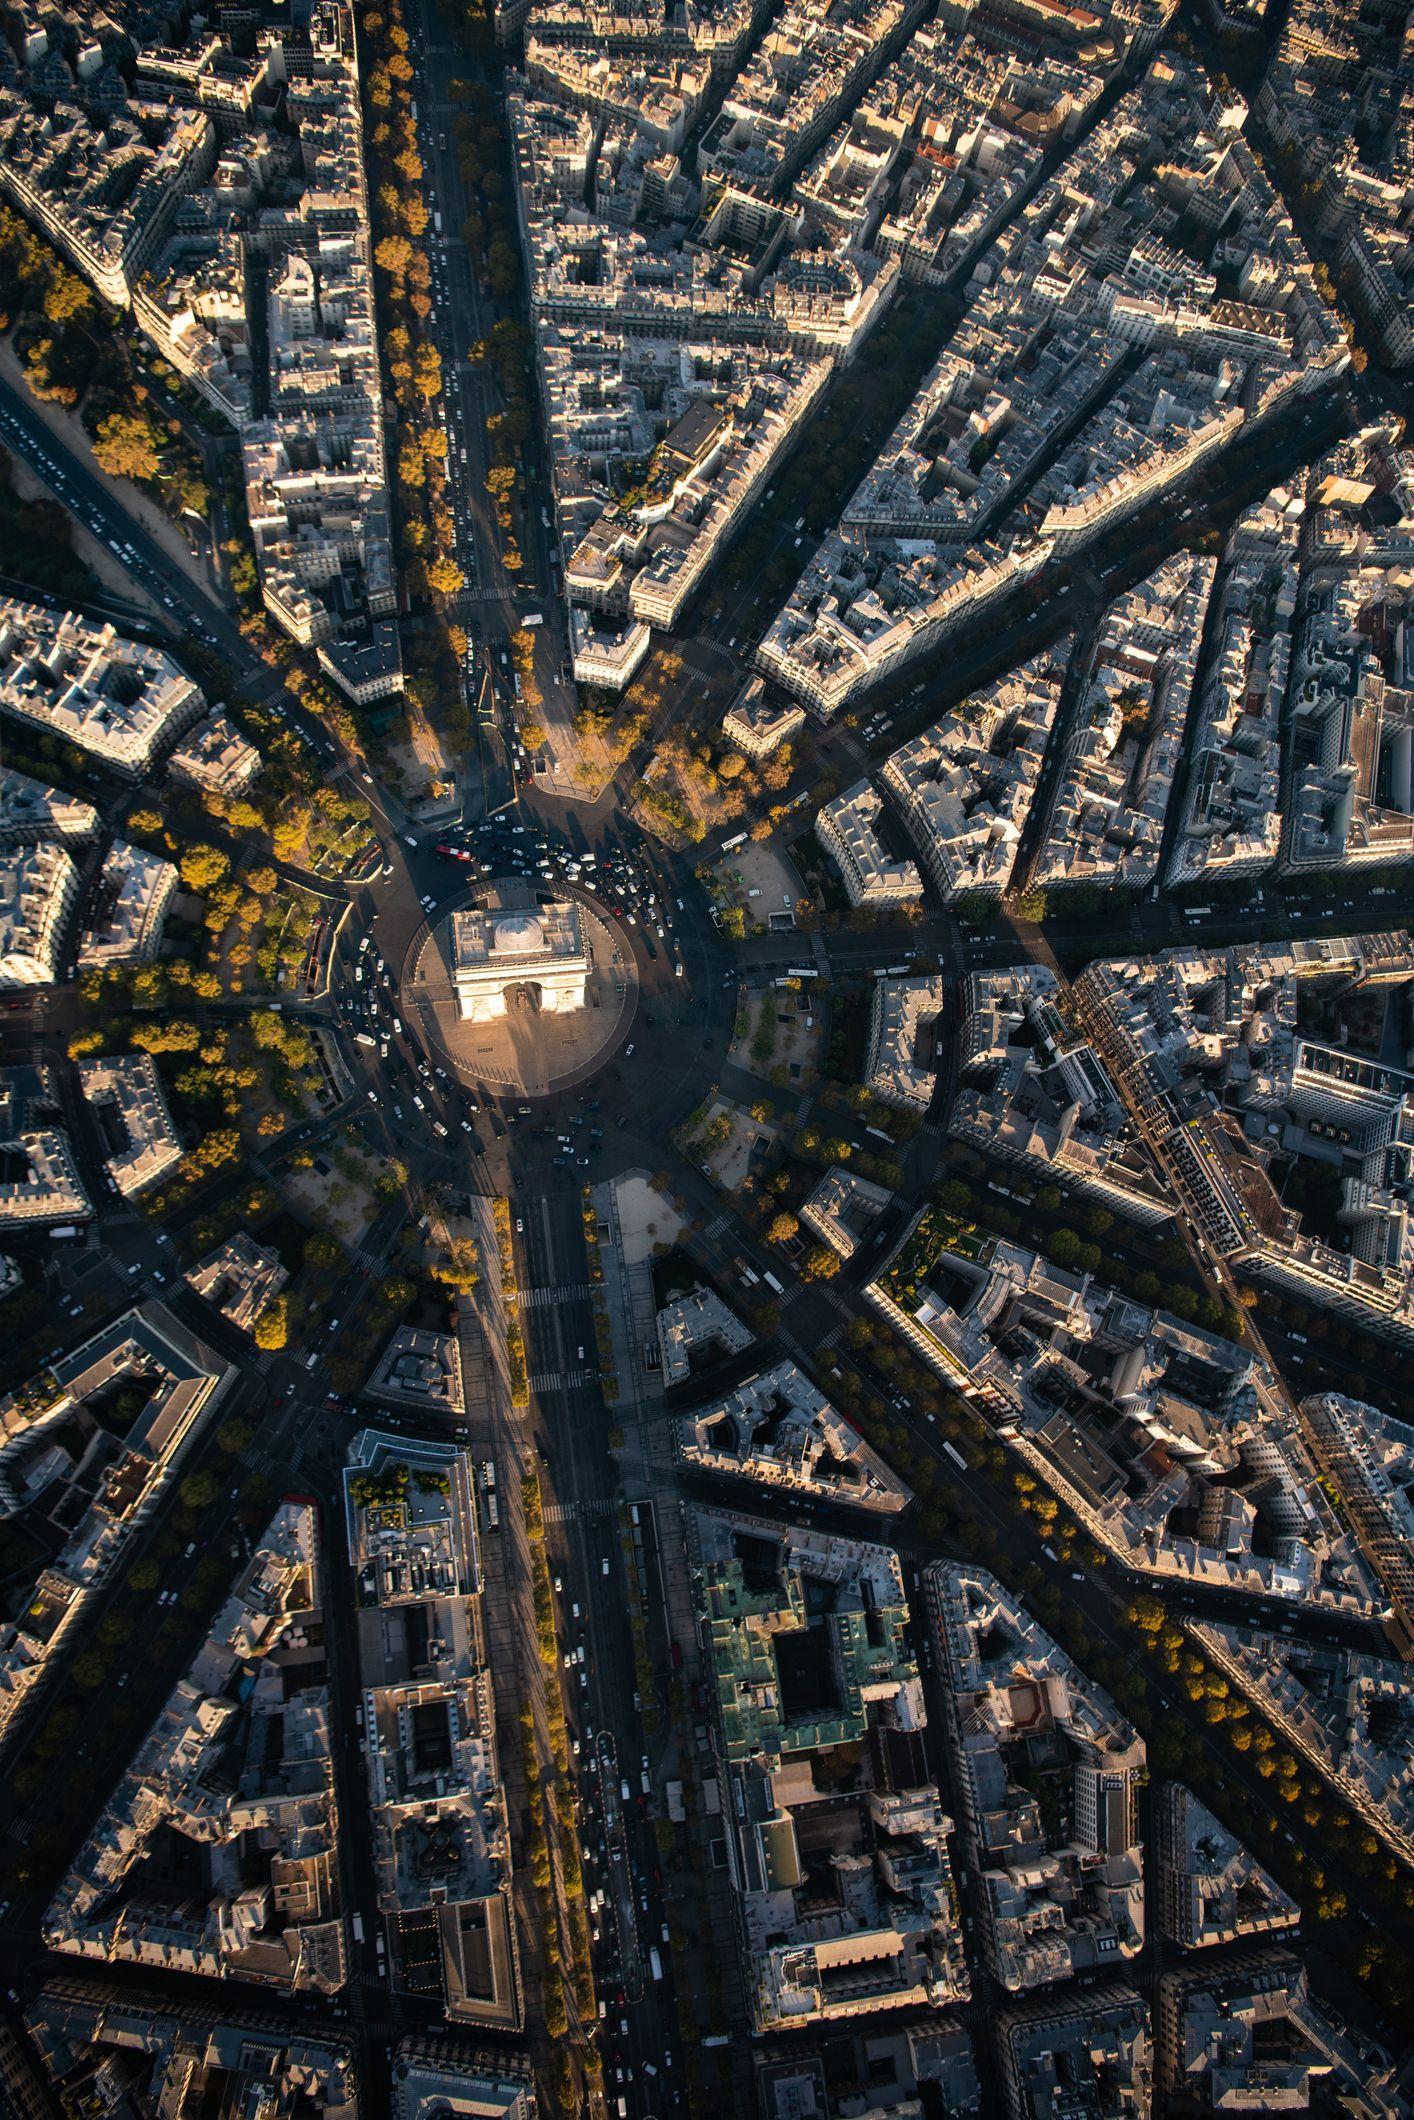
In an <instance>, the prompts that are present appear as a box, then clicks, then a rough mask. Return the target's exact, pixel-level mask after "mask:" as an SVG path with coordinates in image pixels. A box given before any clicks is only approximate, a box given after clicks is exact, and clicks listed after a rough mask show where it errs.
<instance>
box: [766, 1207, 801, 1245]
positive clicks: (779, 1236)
mask: <svg viewBox="0 0 1414 2120" xmlns="http://www.w3.org/2000/svg"><path fill="white" fill-rule="evenodd" d="M799 1228H800V1224H799V1223H798V1222H797V1221H796V1219H795V1216H794V1215H792V1214H788V1213H787V1212H786V1211H785V1210H784V1209H782V1211H781V1213H780V1214H778V1215H772V1217H771V1222H770V1227H769V1228H768V1229H767V1231H766V1236H767V1239H768V1241H769V1242H770V1243H772V1244H789V1242H790V1240H791V1238H792V1237H793V1236H794V1235H795V1233H796V1231H797V1230H798V1229H799Z"/></svg>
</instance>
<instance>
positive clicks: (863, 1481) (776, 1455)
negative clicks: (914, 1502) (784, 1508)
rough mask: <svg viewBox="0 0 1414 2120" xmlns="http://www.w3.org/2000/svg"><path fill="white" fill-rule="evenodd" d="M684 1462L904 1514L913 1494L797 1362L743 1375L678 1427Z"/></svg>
mask: <svg viewBox="0 0 1414 2120" xmlns="http://www.w3.org/2000/svg"><path fill="white" fill-rule="evenodd" d="M678 1447H679V1449H680V1451H681V1453H682V1456H683V1459H684V1461H685V1462H686V1463H687V1464H689V1465H691V1466H694V1467H701V1468H702V1469H703V1470H705V1471H709V1472H723V1473H731V1474H734V1475H736V1476H738V1477H740V1478H742V1479H750V1480H757V1481H760V1483H761V1484H762V1485H763V1486H767V1487H777V1488H783V1489H788V1490H791V1491H795V1492H800V1493H806V1494H811V1495H817V1496H821V1497H824V1498H826V1499H828V1500H830V1501H834V1502H846V1503H849V1504H850V1505H852V1506H853V1507H855V1508H858V1509H877V1510H881V1511H894V1510H901V1509H905V1508H906V1507H907V1506H908V1503H909V1502H910V1501H911V1499H912V1494H911V1491H910V1489H909V1488H908V1487H907V1486H906V1485H905V1484H904V1482H903V1481H902V1480H901V1479H899V1478H898V1476H897V1475H896V1474H895V1473H893V1472H891V1471H890V1470H889V1468H888V1466H887V1465H886V1464H885V1463H884V1461H883V1459H882V1458H881V1457H880V1456H879V1455H878V1453H877V1452H876V1451H874V1450H872V1449H871V1448H870V1447H869V1445H868V1443H866V1442H865V1441H864V1439H863V1437H862V1436H861V1435H860V1434H859V1433H858V1431H857V1430H856V1429H855V1428H853V1427H852V1426H851V1425H850V1423H849V1422H848V1421H847V1420H845V1419H844V1417H843V1415H842V1414H840V1413H839V1412H838V1411H837V1410H836V1409H835V1407H833V1406H832V1405H831V1404H830V1402H829V1400H828V1399H827V1398H826V1397H825V1396H824V1394H823V1393H822V1392H820V1391H817V1389H816V1388H815V1386H814V1385H813V1384H812V1383H811V1381H810V1379H809V1378H808V1377H807V1376H806V1375H804V1373H803V1372H802V1371H801V1370H799V1369H797V1368H796V1366H795V1364H794V1362H789V1361H787V1362H778V1363H776V1364H775V1366H774V1367H773V1368H771V1369H766V1370H762V1371H761V1373H760V1374H759V1375H757V1376H753V1377H748V1378H747V1379H746V1381H745V1382H744V1383H742V1384H739V1385H737V1387H736V1389H735V1390H734V1391H732V1392H730V1393H729V1394H728V1395H727V1397H726V1398H724V1399H719V1400H715V1401H714V1402H713V1403H712V1404H710V1405H708V1406H705V1407H703V1408H702V1409H701V1410H700V1411H699V1412H697V1413H695V1414H691V1415H689V1416H688V1417H687V1418H686V1419H684V1420H682V1421H680V1422H679V1423H678Z"/></svg>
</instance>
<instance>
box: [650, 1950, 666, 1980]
mask: <svg viewBox="0 0 1414 2120" xmlns="http://www.w3.org/2000/svg"><path fill="white" fill-rule="evenodd" d="M648 1970H649V1972H650V1973H651V1974H652V1975H653V1978H654V1979H655V1980H661V1979H662V1977H663V1961H662V1959H661V1958H660V1957H659V1956H658V1946H657V1944H656V1943H655V1944H651V1945H650V1946H649V1950H648Z"/></svg>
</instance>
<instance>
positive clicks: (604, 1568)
mask: <svg viewBox="0 0 1414 2120" xmlns="http://www.w3.org/2000/svg"><path fill="white" fill-rule="evenodd" d="M608 1572H609V1556H608V1554H607V1553H606V1554H605V1556H604V1558H603V1560H602V1561H600V1563H599V1573H600V1574H601V1575H607V1574H608Z"/></svg>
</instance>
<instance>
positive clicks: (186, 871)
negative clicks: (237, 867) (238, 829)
mask: <svg viewBox="0 0 1414 2120" xmlns="http://www.w3.org/2000/svg"><path fill="white" fill-rule="evenodd" d="M178 867H179V868H180V870H181V873H182V882H183V883H184V884H186V885H187V887H188V889H190V890H193V891H211V890H214V889H215V888H216V886H217V884H218V883H224V882H225V880H226V877H227V876H228V875H229V874H230V870H231V858H230V856H229V854H223V853H222V851H221V849H220V848H219V847H210V846H200V845H198V846H191V847H185V848H184V849H183V850H182V854H181V857H180V859H179V861H178Z"/></svg>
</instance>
